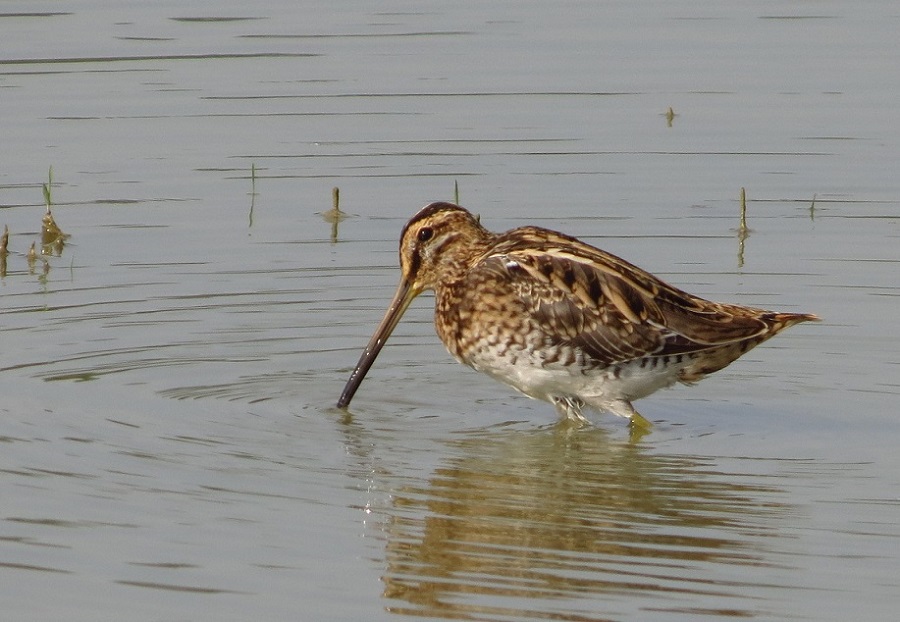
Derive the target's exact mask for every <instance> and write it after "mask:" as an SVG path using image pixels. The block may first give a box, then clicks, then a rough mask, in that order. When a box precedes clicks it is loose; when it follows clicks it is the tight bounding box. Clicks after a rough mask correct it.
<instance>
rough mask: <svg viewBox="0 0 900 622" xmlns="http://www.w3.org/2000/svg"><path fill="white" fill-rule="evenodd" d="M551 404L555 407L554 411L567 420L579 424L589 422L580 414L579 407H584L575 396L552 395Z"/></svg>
mask: <svg viewBox="0 0 900 622" xmlns="http://www.w3.org/2000/svg"><path fill="white" fill-rule="evenodd" d="M553 405H554V406H555V407H556V412H558V413H559V415H560V417H565V418H566V419H568V420H569V421H572V422H573V423H577V424H579V425H584V424H588V423H590V421H588V420H587V418H586V417H585V416H584V415H583V414H581V409H582V408H584V402H582V401H581V400H580V399H578V398H577V397H569V396H563V397H554V398H553Z"/></svg>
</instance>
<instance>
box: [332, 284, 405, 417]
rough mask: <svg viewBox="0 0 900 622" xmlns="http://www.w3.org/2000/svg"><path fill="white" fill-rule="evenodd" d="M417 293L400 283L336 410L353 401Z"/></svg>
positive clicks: (351, 375)
mask: <svg viewBox="0 0 900 622" xmlns="http://www.w3.org/2000/svg"><path fill="white" fill-rule="evenodd" d="M418 293H419V292H417V291H414V290H413V289H412V288H411V287H410V285H409V283H407V282H406V280H402V281H400V285H399V286H398V287H397V293H396V294H394V299H393V300H391V305H390V306H389V307H388V310H387V313H385V314H384V319H382V320H381V324H379V325H378V328H376V329H375V334H373V335H372V338H371V339H370V340H369V344H368V345H367V346H366V349H365V350H363V353H362V356H360V357H359V362H358V363H357V364H356V369H354V370H353V373H352V374H350V379H349V380H347V385H346V386H345V387H344V392H343V393H341V397H340V399H339V400H338V402H337V406H338V408H344V407H346V406H347V404H349V403H350V400H352V399H353V396H354V395H355V394H356V390H357V389H358V388H359V385H360V384H361V383H362V381H363V378H365V377H366V374H367V373H368V371H369V368H370V367H372V363H374V362H375V359H376V358H377V357H378V353H379V352H381V348H383V347H384V344H385V342H386V341H387V340H388V337H390V336H391V333H392V332H394V327H395V326H397V322H399V321H400V318H401V317H403V313H404V312H405V311H406V308H407V307H408V306H409V303H410V302H412V299H413V298H415V297H416V295H417V294H418Z"/></svg>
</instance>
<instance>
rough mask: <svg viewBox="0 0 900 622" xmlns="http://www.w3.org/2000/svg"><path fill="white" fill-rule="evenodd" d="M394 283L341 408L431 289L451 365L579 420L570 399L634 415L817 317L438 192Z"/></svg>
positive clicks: (410, 236)
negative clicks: (488, 215) (667, 274)
mask: <svg viewBox="0 0 900 622" xmlns="http://www.w3.org/2000/svg"><path fill="white" fill-rule="evenodd" d="M400 268H401V272H402V276H401V279H400V286H399V287H398V289H397V292H396V294H395V295H394V299H393V301H392V302H391V304H390V306H389V308H388V311H387V313H386V314H385V317H384V319H383V320H382V322H381V324H380V325H379V326H378V328H377V329H376V331H375V334H374V335H373V336H372V339H371V341H370V342H369V344H368V346H367V347H366V349H365V350H364V351H363V354H362V356H361V357H360V359H359V363H358V364H357V366H356V369H354V371H353V373H352V374H351V376H350V379H349V380H348V382H347V385H346V387H345V388H344V392H343V393H342V394H341V397H340V400H339V401H338V406H339V407H342V408H343V407H345V406H347V404H349V403H350V400H351V399H353V395H354V394H355V393H356V390H357V389H358V388H359V385H360V383H361V382H362V380H363V378H364V377H365V375H366V373H367V372H368V370H369V368H370V367H371V365H372V363H373V362H374V361H375V358H376V357H377V356H378V353H379V352H380V351H381V348H382V346H383V345H384V343H385V341H386V340H387V338H388V337H389V336H390V334H391V332H392V331H393V329H394V327H395V326H396V325H397V322H398V321H399V320H400V317H401V316H402V315H403V312H404V311H405V310H406V308H407V307H408V306H409V303H410V302H411V301H412V299H413V298H415V297H416V296H417V295H419V294H420V293H421V292H422V291H424V290H426V289H433V290H435V313H434V324H435V328H436V330H437V333H438V336H439V337H440V338H441V341H443V342H444V345H445V346H447V349H448V350H449V351H450V353H451V354H452V355H453V356H454V357H455V358H456V359H457V360H458V361H460V362H461V363H465V364H466V365H469V366H471V367H473V368H474V369H476V370H478V371H481V372H484V373H486V374H488V375H489V376H492V377H494V378H496V379H497V380H500V381H501V382H504V383H506V384H509V385H511V386H513V387H515V388H516V389H518V390H519V391H521V392H522V393H525V394H526V395H528V396H530V397H533V398H536V399H542V400H546V401H548V402H551V403H552V404H554V405H555V406H556V409H557V411H558V412H559V413H560V414H561V415H565V416H567V417H569V418H571V419H576V420H579V421H583V420H584V418H583V416H582V414H581V411H582V408H583V407H584V406H586V405H587V406H591V407H593V408H596V409H599V410H606V411H609V412H612V413H614V414H616V415H619V416H622V417H629V418H630V419H631V421H632V423H633V424H639V425H644V426H648V425H649V424H648V423H647V422H646V420H645V419H644V418H643V417H641V416H640V415H639V414H638V413H637V412H636V411H635V410H634V408H633V407H632V405H631V402H632V401H633V400H635V399H639V398H641V397H645V396H647V395H650V394H651V393H653V392H654V391H656V390H658V389H661V388H663V387H666V386H669V385H671V384H673V383H675V382H683V383H692V382H696V381H698V380H700V379H702V378H703V377H704V376H706V375H707V374H711V373H712V372H715V371H718V370H720V369H722V368H723V367H725V366H727V365H728V364H729V363H731V362H732V361H734V360H735V359H737V358H738V357H740V356H741V355H742V354H744V353H745V352H747V351H748V350H750V349H751V348H753V347H754V346H756V345H759V344H760V343H762V342H763V341H765V340H766V339H769V338H770V337H772V336H774V335H775V334H777V333H778V332H780V331H782V330H784V329H785V328H787V327H789V326H793V325H794V324H797V323H799V322H806V321H813V320H818V319H819V318H817V317H816V316H815V315H812V314H807V313H776V312H772V311H765V310H763V309H755V308H751V307H744V306H740V305H733V304H723V303H715V302H709V301H707V300H704V299H702V298H698V297H696V296H692V295H691V294H688V293H686V292H683V291H681V290H679V289H677V288H675V287H672V286H671V285H668V284H667V283H664V282H663V281H661V280H660V279H658V278H656V277H655V276H653V275H652V274H650V273H648V272H645V271H644V270H641V269H640V268H638V267H636V266H634V265H632V264H630V263H628V262H627V261H625V260H623V259H620V258H619V257H616V256H615V255H611V254H609V253H606V252H604V251H601V250H599V249H597V248H594V247H593V246H590V245H588V244H585V243H584V242H581V241H579V240H577V239H575V238H573V237H570V236H567V235H564V234H562V233H557V232H555V231H550V230H547V229H541V228H538V227H521V228H518V229H513V230H511V231H507V232H506V233H500V234H495V233H491V232H490V231H488V230H487V229H485V228H484V227H482V226H481V224H480V223H479V222H478V219H477V218H475V217H474V216H473V215H472V214H471V213H469V212H468V211H466V210H465V209H463V208H462V207H459V206H457V205H453V204H451V203H432V204H430V205H427V206H425V207H424V208H422V210H420V211H419V213H418V214H416V215H415V216H413V218H412V219H411V220H410V221H409V222H408V223H407V224H406V226H405V227H404V229H403V232H402V234H401V236H400Z"/></svg>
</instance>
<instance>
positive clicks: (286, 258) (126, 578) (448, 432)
mask: <svg viewBox="0 0 900 622" xmlns="http://www.w3.org/2000/svg"><path fill="white" fill-rule="evenodd" d="M898 20H900V13H898V11H897V10H896V9H895V7H894V5H893V4H892V3H889V2H873V3H868V4H866V5H864V6H853V7H850V6H847V5H845V4H843V3H836V2H834V3H832V2H822V3H815V4H809V3H797V2H787V3H761V4H760V3H756V4H753V5H746V6H745V5H744V4H743V3H724V4H721V3H720V4H717V5H714V6H713V5H710V6H699V7H698V6H695V4H694V3H682V2H676V3H671V2H667V3H639V4H636V5H633V4H622V5H619V4H601V5H597V6H595V5H591V4H578V3H572V4H571V5H566V6H563V7H560V6H559V5H553V7H552V8H551V7H550V6H549V5H547V6H544V5H543V4H542V3H526V4H519V5H516V6H515V7H513V8H510V7H507V6H499V5H498V6H490V7H487V6H484V5H480V4H478V5H476V4H475V3H465V2H464V3H457V4H455V5H454V6H453V7H445V8H429V7H422V6H421V5H412V4H407V3H402V2H394V3H389V4H385V5H379V6H378V7H377V8H375V9H373V8H372V7H371V6H368V5H364V4H362V3H345V4H342V5H341V6H340V7H339V8H328V9H323V8H322V7H320V6H318V5H313V4H303V3H301V4H296V3H281V2H267V3H263V4H257V5H252V6H248V5H246V4H238V3H213V4H210V3H192V4H188V5H183V4H182V5H177V6H176V5H166V4H162V5H160V4H155V3H154V4H148V5H146V6H144V5H140V6H138V5H134V6H131V5H129V6H122V7H118V8H115V9H110V8H109V7H100V6H95V5H93V4H91V3H85V2H75V3H74V4H71V3H70V4H67V5H66V6H65V7H62V8H61V7H60V6H59V5H57V4H52V3H37V4H35V3H29V4H28V5H27V6H26V5H25V4H22V3H7V4H6V5H5V6H4V8H3V9H2V10H0V40H2V41H3V45H2V48H0V107H2V114H0V135H2V136H3V145H4V156H3V167H2V170H0V226H2V225H3V224H6V225H8V226H9V228H10V238H9V249H10V254H9V255H8V256H7V257H6V261H5V264H4V265H2V266H0V268H2V270H0V273H2V274H0V313H2V315H0V331H2V334H0V395H2V401H0V421H2V423H0V441H2V447H3V451H2V452H0V597H2V600H3V603H4V605H3V607H4V611H5V612H6V615H8V616H10V617H11V618H15V619H17V620H30V619H34V620H37V619H51V618H59V617H66V618H67V619H71V620H92V621H94V620H104V619H109V620H119V619H122V617H123V616H127V617H128V619H130V620H178V619H216V620H232V619H233V620H245V619H248V618H250V617H254V618H262V619H268V620H288V619H290V620H296V619H311V620H312V619H315V620H327V619H334V620H357V619H363V618H365V619H396V618H397V617H398V616H417V617H423V618H424V617H429V618H443V619H477V620H524V619H528V620H531V619H533V620H541V619H557V620H673V619H685V620H694V619H697V618H707V619H715V618H732V617H740V618H756V619H781V620H784V619H796V620H807V619H811V620H845V619H847V618H849V617H851V616H853V617H863V618H865V619H870V620H878V619H892V617H893V615H894V612H895V611H896V609H897V607H898V605H900V598H898V594H900V589H898V588H900V585H898V579H897V577H898V576H900V555H898V553H897V547H896V542H897V539H898V537H900V529H898V527H897V525H898V523H900V521H898V511H900V501H898V499H900V479H898V476H897V474H898V473H900V460H898V458H897V454H896V449H895V448H896V439H897V438H898V436H900V425H898V419H897V404H898V394H900V382H898V371H900V367H898V358H897V353H898V352H900V347H898V346H900V340H898V337H897V336H896V331H895V330H893V326H894V324H895V315H896V306H897V300H898V295H900V282H898V279H897V268H898V263H900V255H898V252H897V248H898V238H900V228H898V227H900V219H898V214H900V211H898V202H900V184H898V181H897V175H896V170H895V169H896V163H897V158H896V154H897V153H898V150H900V132H898V130H897V128H898V126H897V124H896V122H895V119H894V118H895V116H896V105H895V102H896V96H897V93H898V92H900V77H898V74H897V72H896V67H897V66H898V64H900V63H898V62H900V58H898V56H900V52H898V48H897V46H896V44H895V40H896V37H895V34H894V33H895V32H896V30H897V26H898ZM669 108H671V109H672V112H673V114H674V116H668V115H667V111H668V110H669ZM51 166H52V168H53V173H52V184H51V188H50V190H51V201H52V204H53V205H52V211H53V215H54V217H55V219H56V221H57V223H58V224H59V226H60V227H61V228H62V229H63V231H65V232H66V233H67V234H69V235H70V236H71V237H69V238H68V239H66V240H65V244H64V245H62V246H61V247H59V246H57V247H52V248H47V249H46V252H45V253H44V254H41V253H40V252H38V255H37V257H36V258H35V260H34V261H33V262H29V260H28V257H27V253H28V248H29V247H30V245H31V243H32V242H37V247H38V251H40V238H41V236H40V230H41V219H42V217H43V216H44V213H45V210H46V206H45V205H44V197H43V193H42V184H45V183H47V182H48V170H49V168H50V167H51ZM454 183H457V184H458V188H459V194H460V201H461V202H462V203H463V204H464V205H466V206H468V207H469V208H470V209H472V210H473V211H476V212H479V213H480V214H481V217H482V222H484V223H485V224H486V225H487V226H488V227H490V228H492V229H495V230H503V229H507V228H511V227H514V226H519V225H522V224H526V223H533V224H540V225H543V226H548V227H552V228H555V229H559V230H561V231H565V232H568V233H573V234H576V235H579V236H580V237H582V238H583V239H585V240H587V241H589V242H591V243H593V244H596V245H599V246H602V247H603V248H605V249H607V250H609V251H612V252H614V253H617V254H620V255H623V256H624V257H626V258H627V259H629V260H631V261H633V262H635V263H637V264H638V265H641V266H642V267H644V268H647V269H649V270H651V271H653V272H656V273H658V274H660V275H662V276H664V277H665V278H667V279H668V280H670V281H672V282H673V283H674V284H676V285H678V286H681V287H683V288H686V289H688V290H690V291H692V292H694V293H697V294H700V295H703V296H706V297H710V298H714V299H718V300H727V301H734V302H741V303H745V304H752V305H756V306H764V307H771V308H776V309H780V310H788V311H806V312H815V313H817V314H819V315H821V316H822V317H823V318H825V320H826V321H825V322H824V323H822V324H816V325H803V326H798V327H796V328H793V329H791V330H790V331H788V332H787V333H785V334H784V335H782V336H779V337H778V338H777V339H775V340H773V341H772V342H769V343H767V344H766V345H764V346H762V347H760V348H759V349H757V350H754V351H753V352H752V353H750V354H749V355H748V356H747V357H745V358H744V359H742V360H741V361H740V362H738V363H736V364H735V365H733V366H732V367H730V368H728V369H726V370H724V371H723V372H721V373H718V374H716V375H715V376H714V377H713V378H710V379H709V380H706V381H704V382H703V383H702V384H700V385H699V386H697V387H693V388H678V389H674V390H671V391H666V392H662V393H658V394H656V395H654V396H652V397H651V398H648V399H645V400H642V401H640V402H639V403H638V404H637V406H638V408H639V409H640V410H641V412H642V413H643V414H644V415H645V416H647V417H648V418H649V419H651V420H652V421H654V422H655V427H654V430H653V431H652V433H651V434H649V435H647V436H645V437H643V438H642V439H640V440H638V441H637V442H633V441H632V440H630V439H629V436H628V433H627V430H626V428H625V427H624V425H623V422H622V421H620V420H617V419H615V418H613V417H609V416H602V415H598V416H597V417H596V426H594V427H592V428H585V429H578V430H574V429H571V428H568V427H566V426H560V425H557V423H556V421H555V414H554V413H553V410H552V408H550V407H549V406H547V405H546V404H542V403H537V402H533V401H530V400H528V399H527V398H524V397H522V396H518V395H513V394H511V393H510V392H509V390H507V389H505V388H504V387H501V386H498V385H496V384H494V383H493V382H492V381H490V379H487V378H484V377H481V376H479V375H477V374H475V373H474V372H472V371H471V370H467V369H465V368H463V367H461V366H459V365H457V364H455V363H454V362H453V361H452V360H451V359H450V357H449V356H448V355H447V354H446V352H445V351H444V350H443V347H442V346H441V345H440V344H439V342H438V340H437V337H436V336H435V335H434V331H433V328H432V327H431V309H430V306H431V300H430V299H429V298H428V297H423V299H422V300H420V301H418V302H416V303H414V304H413V306H412V308H411V309H410V311H409V312H408V314H407V317H406V318H405V320H404V321H403V322H402V323H401V324H400V326H399V327H398V329H397V331H396V333H395V335H394V336H393V338H392V340H391V342H390V344H389V345H388V347H386V348H385V350H384V351H383V352H382V355H381V356H380V358H379V360H378V362H377V363H376V366H375V367H374V368H373V370H372V372H371V373H370V377H369V378H368V379H367V380H366V382H365V383H364V384H363V385H362V388H361V389H360V392H359V394H358V395H357V397H356V398H355V400H354V402H353V407H352V408H351V409H350V411H349V412H341V411H337V410H336V409H334V408H333V404H334V402H335V400H336V398H337V396H338V395H339V393H340V390H341V388H342V386H343V383H344V382H345V380H346V378H347V375H348V374H349V372H350V369H351V367H352V365H353V364H354V363H355V361H356V360H357V358H358V355H359V352H360V349H361V348H362V346H363V345H364V343H365V342H366V340H367V339H368V337H369V335H370V334H371V331H372V330H373V329H374V327H375V325H376V323H377V322H378V320H379V319H380V317H381V314H382V313H383V311H384V308H385V305H386V304H387V301H388V300H389V298H390V295H391V294H392V292H393V288H394V287H395V285H396V281H397V279H398V271H397V267H396V263H397V258H396V244H397V237H398V235H399V231H400V229H401V227H402V226H403V224H404V223H405V221H406V220H407V219H408V218H409V217H410V216H411V215H412V214H413V213H414V212H415V211H416V210H417V209H418V208H419V207H420V206H421V205H423V204H425V203H427V202H429V201H432V200H438V199H440V200H446V199H452V198H453V196H454ZM335 186H338V187H339V188H340V191H341V192H340V194H341V207H342V209H343V210H344V211H345V212H346V213H347V217H346V218H344V219H343V220H341V221H340V222H338V223H337V224H336V225H335V224H334V223H333V222H331V221H330V220H329V219H328V218H327V217H326V216H327V214H326V212H327V211H328V210H329V209H330V208H331V192H332V188H333V187H335ZM742 187H743V188H745V189H746V193H747V199H748V203H747V210H748V225H749V227H750V232H749V235H747V236H739V235H738V228H739V218H738V214H739V193H740V189H741V188H742ZM47 594H53V595H54V597H53V599H49V600H48V599H47V598H46V595H47Z"/></svg>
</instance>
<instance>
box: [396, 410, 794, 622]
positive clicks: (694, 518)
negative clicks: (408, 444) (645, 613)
mask: <svg viewBox="0 0 900 622" xmlns="http://www.w3.org/2000/svg"><path fill="white" fill-rule="evenodd" d="M449 449H450V451H449V452H448V453H449V454H452V457H448V459H447V460H446V463H445V465H444V466H442V467H440V468H438V469H437V470H436V471H435V472H434V473H433V475H432V477H431V478H430V479H429V480H428V481H427V483H424V484H422V485H419V486H417V485H405V486H402V487H400V488H399V489H397V490H393V491H392V496H391V499H392V501H391V508H390V509H389V510H387V513H388V517H387V518H386V520H385V523H384V529H385V531H386V532H387V533H386V536H387V550H386V571H385V573H384V575H383V581H384V584H385V588H384V594H383V595H384V598H385V599H386V600H387V604H386V607H387V609H388V610H390V611H392V612H394V613H398V614H409V615H417V616H428V617H447V618H466V619H469V618H471V619H487V618H491V617H492V616H501V617H504V616H510V619H520V618H521V617H531V616H535V617H538V618H545V617H547V618H552V619H559V620H568V619H577V620H585V619H598V618H593V617H588V618H585V617H583V615H580V614H579V615H575V613H574V610H573V611H572V615H569V614H568V613H566V612H565V611H561V610H559V609H558V608H556V607H558V605H553V603H556V602H560V599H572V598H576V599H578V598H592V599H594V600H592V602H594V601H595V599H596V596H597V595H598V594H600V595H607V596H616V595H619V596H621V595H626V596H633V595H634V594H637V593H642V594H646V595H650V596H657V597H661V596H664V595H665V596H666V598H669V595H671V594H680V595H687V596H688V597H689V598H695V597H697V595H700V597H701V598H702V599H703V600H704V602H706V603H707V604H709V605H710V606H711V607H713V608H724V604H723V599H724V601H727V608H728V609H729V610H730V611H734V612H738V613H739V614H740V615H754V612H753V610H752V607H753V606H754V605H753V604H752V603H753V602H754V601H753V598H752V597H748V596H744V595H743V594H745V592H746V590H747V589H748V587H749V586H750V585H752V584H749V585H748V583H745V582H740V583H736V582H731V583H729V582H723V581H721V575H720V572H719V571H720V570H721V568H724V567H728V566H730V565H734V564H741V565H746V566H748V567H753V568H754V569H757V570H756V572H759V573H760V575H759V576H760V581H763V580H764V578H765V576H766V572H767V571H766V570H765V568H767V567H768V568H769V570H771V566H772V564H770V563H769V562H767V561H766V556H765V551H766V550H767V545H766V541H768V540H771V539H772V538H773V537H776V536H777V532H776V531H774V530H773V529H772V527H771V522H772V520H774V519H777V517H780V516H784V515H786V514H789V513H790V512H791V508H790V507H789V506H787V505H785V504H783V503H782V502H781V500H780V497H781V495H782V491H781V490H780V489H778V488H774V487H772V485H771V483H770V482H768V481H767V482H766V484H765V485H761V484H754V483H748V482H747V478H746V477H742V476H734V475H729V474H727V473H722V472H718V471H717V470H716V464H717V460H715V459H712V458H702V457H689V456H666V455H660V454H657V453H654V452H652V451H650V450H648V449H647V448H646V447H642V446H641V445H635V444H632V443H624V442H621V441H618V440H611V439H610V438H609V437H608V436H607V433H606V432H605V431H603V430H601V429H596V428H594V429H587V430H585V429H581V430H577V431H573V430H572V429H571V428H570V427H568V426H566V425H565V424H561V425H560V427H558V428H557V429H555V430H554V431H549V432H548V431H546V430H536V431H533V432H521V431H520V432H504V433H500V434H499V435H498V434H495V433H485V434H478V435H474V436H471V437H468V438H463V439H462V440H455V441H453V442H452V443H451V446H450V447H449ZM760 479H761V478H760ZM725 565H728V566H725ZM744 576H747V574H746V573H745V575H744ZM750 576H753V572H751V573H750ZM751 589H752V588H751ZM742 599H743V600H742ZM735 601H738V602H739V603H741V604H744V605H746V606H747V609H741V607H740V606H739V605H738V606H736V604H735ZM657 604H658V605H659V606H660V607H665V602H664V601H661V602H659V603H657ZM545 609H546V610H545ZM757 613H758V612H757ZM504 619H506V618H505V617H504Z"/></svg>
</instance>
